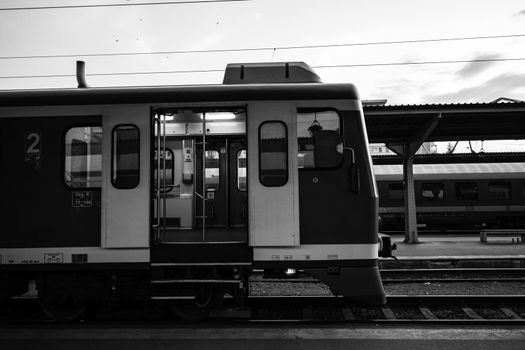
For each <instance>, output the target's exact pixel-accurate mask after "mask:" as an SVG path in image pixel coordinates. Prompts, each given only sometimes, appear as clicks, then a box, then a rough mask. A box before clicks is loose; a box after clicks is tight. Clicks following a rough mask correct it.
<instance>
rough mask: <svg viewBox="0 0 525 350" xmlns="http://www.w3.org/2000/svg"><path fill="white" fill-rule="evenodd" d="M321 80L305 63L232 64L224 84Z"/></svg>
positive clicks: (227, 70)
mask: <svg viewBox="0 0 525 350" xmlns="http://www.w3.org/2000/svg"><path fill="white" fill-rule="evenodd" d="M320 82H321V78H319V76H318V75H317V74H315V72H314V71H313V69H312V68H310V66H309V65H307V64H306V63H304V62H289V63H285V62H275V63H273V62H272V63H230V64H228V65H227V66H226V71H225V72H224V81H223V84H276V83H320Z"/></svg>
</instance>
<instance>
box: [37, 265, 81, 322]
mask: <svg viewBox="0 0 525 350" xmlns="http://www.w3.org/2000/svg"><path fill="white" fill-rule="evenodd" d="M74 282H75V280H74V278H72V277H71V276H68V275H48V276H42V277H41V278H40V285H39V287H38V300H39V304H40V308H41V309H42V311H43V312H44V314H46V315H47V316H48V317H49V318H51V319H52V320H54V321H56V322H69V321H73V320H76V319H78V318H79V317H80V316H82V314H83V313H84V312H85V311H86V309H87V296H86V295H85V293H82V292H81V291H80V290H79V288H75V283H74Z"/></svg>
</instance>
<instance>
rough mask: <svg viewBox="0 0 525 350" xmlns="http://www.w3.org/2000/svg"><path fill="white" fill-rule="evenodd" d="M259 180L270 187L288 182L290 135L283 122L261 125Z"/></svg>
mask: <svg viewBox="0 0 525 350" xmlns="http://www.w3.org/2000/svg"><path fill="white" fill-rule="evenodd" d="M259 181H260V182H261V183H262V184H263V185H264V186H270V187H274V186H283V185H284V184H286V183H287V182H288V137H287V129H286V125H285V124H284V123H283V122H264V123H262V124H261V126H260V127H259Z"/></svg>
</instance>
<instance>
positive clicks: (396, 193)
mask: <svg viewBox="0 0 525 350" xmlns="http://www.w3.org/2000/svg"><path fill="white" fill-rule="evenodd" d="M388 198H389V199H403V198H405V188H404V187H403V184H402V183H400V182H399V183H391V184H388Z"/></svg>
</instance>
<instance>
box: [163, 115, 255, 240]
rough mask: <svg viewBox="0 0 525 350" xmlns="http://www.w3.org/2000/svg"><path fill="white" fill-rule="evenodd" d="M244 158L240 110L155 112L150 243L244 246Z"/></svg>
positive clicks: (245, 203)
mask: <svg viewBox="0 0 525 350" xmlns="http://www.w3.org/2000/svg"><path fill="white" fill-rule="evenodd" d="M203 131H205V132H203ZM246 159H247V157H246V111H245V110H244V109H238V108H232V109H226V110H225V109H221V110H199V111H196V110H172V111H161V112H159V113H157V114H156V117H155V159H154V165H153V166H154V183H155V191H154V208H155V217H154V224H155V226H154V228H155V239H154V240H155V241H156V242H162V243H171V242H173V243H186V242H187V243H194V242H198V243H221V242H227V243H244V242H247V238H248V236H247V219H248V217H247V215H248V203H247V185H246V184H247V182H246V173H247V171H246V170H247V163H246ZM159 174H160V175H159Z"/></svg>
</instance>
